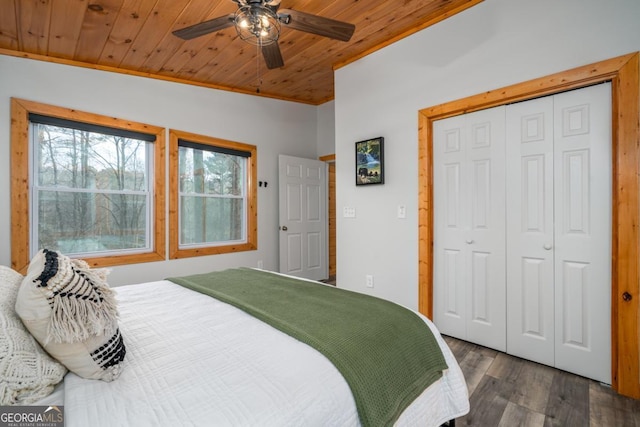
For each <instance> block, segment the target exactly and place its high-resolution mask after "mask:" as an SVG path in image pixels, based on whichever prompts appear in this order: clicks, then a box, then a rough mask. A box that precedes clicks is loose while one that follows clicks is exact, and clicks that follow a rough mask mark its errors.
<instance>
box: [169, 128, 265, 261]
mask: <svg viewBox="0 0 640 427" xmlns="http://www.w3.org/2000/svg"><path fill="white" fill-rule="evenodd" d="M169 138H170V152H171V157H170V170H171V174H170V187H171V189H170V191H171V194H170V198H169V204H170V207H169V216H170V224H171V226H170V233H169V235H170V237H169V239H170V256H171V257H172V258H182V257H189V256H198V255H208V254H215V253H225V252H236V251H245V250H252V249H256V222H257V221H256V211H255V206H256V190H255V169H256V155H257V153H256V148H255V146H252V145H248V144H242V143H238V142H232V141H225V140H221V139H217V138H211V137H207V136H203V135H195V134H190V133H186V132H181V131H176V130H171V131H170V132H169Z"/></svg>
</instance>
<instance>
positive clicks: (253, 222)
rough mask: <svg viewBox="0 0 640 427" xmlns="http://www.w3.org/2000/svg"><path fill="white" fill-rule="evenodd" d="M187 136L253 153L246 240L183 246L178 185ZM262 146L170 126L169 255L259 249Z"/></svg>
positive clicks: (175, 256)
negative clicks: (181, 146)
mask: <svg viewBox="0 0 640 427" xmlns="http://www.w3.org/2000/svg"><path fill="white" fill-rule="evenodd" d="M179 139H185V140H188V141H190V142H197V143H200V144H205V145H211V146H215V147H223V148H230V149H235V150H240V151H246V152H250V153H251V157H249V158H248V159H247V164H248V167H247V212H246V220H247V222H246V224H247V241H246V242H245V243H238V244H231V245H219V246H204V247H198V248H191V249H180V233H179V230H180V216H179V200H178V198H179V195H178V188H179V187H178V186H179V184H180V183H179V178H180V174H179V173H178V167H179V158H178V140H179ZM257 156H258V150H257V148H256V147H255V145H249V144H243V143H240V142H234V141H227V140H224V139H219V138H213V137H210V136H205V135H198V134H194V133H189V132H183V131H179V130H175V129H169V171H170V172H169V258H170V259H177V258H188V257H195V256H204V255H217V254H224V253H231V252H241V251H251V250H256V249H258V190H257V185H256V184H257V170H258V158H257Z"/></svg>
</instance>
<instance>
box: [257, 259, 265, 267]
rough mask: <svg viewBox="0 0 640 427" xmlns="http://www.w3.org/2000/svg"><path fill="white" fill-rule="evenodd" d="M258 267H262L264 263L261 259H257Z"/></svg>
mask: <svg viewBox="0 0 640 427" xmlns="http://www.w3.org/2000/svg"><path fill="white" fill-rule="evenodd" d="M258 268H264V263H263V262H262V260H259V261H258Z"/></svg>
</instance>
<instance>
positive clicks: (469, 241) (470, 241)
mask: <svg viewBox="0 0 640 427" xmlns="http://www.w3.org/2000/svg"><path fill="white" fill-rule="evenodd" d="M465 242H467V245H470V244H472V243H473V239H467V240H465Z"/></svg>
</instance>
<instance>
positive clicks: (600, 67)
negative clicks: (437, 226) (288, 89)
mask: <svg viewBox="0 0 640 427" xmlns="http://www.w3.org/2000/svg"><path fill="white" fill-rule="evenodd" d="M639 57H640V54H639V53H638V52H634V53H630V54H627V55H622V56H619V57H616V58H612V59H608V60H605V61H601V62H597V63H594V64H590V65H586V66H583V67H578V68H574V69H572V70H568V71H563V72H560V73H556V74H552V75H549V76H546V77H542V78H538V79H534V80H529V81H527V82H523V83H518V84H515V85H511V86H507V87H504V88H501V89H496V90H491V91H488V92H485V93H481V94H478V95H474V96H470V97H467V98H463V99H459V100H455V101H451V102H447V103H445V104H441V105H436V106H432V107H429V108H425V109H422V110H420V111H419V112H418V175H419V176H418V180H419V194H418V236H419V248H418V251H419V252H418V255H419V258H418V279H419V282H418V283H419V284H418V308H419V310H420V312H421V313H423V314H425V315H426V316H427V317H429V318H433V160H432V158H433V152H432V144H433V121H435V120H439V119H444V118H447V117H452V116H457V115H460V114H464V113H470V112H472V111H478V110H483V109H486V108H491V107H496V106H499V105H505V104H509V103H513V102H518V101H524V100H528V99H533V98H538V97H540V96H545V95H552V94H555V93H559V92H564V91H567V90H571V89H577V88H581V87H585V86H590V85H593V84H598V83H602V82H606V81H610V82H611V84H612V86H611V90H612V125H613V126H612V131H613V135H612V153H613V158H612V166H613V168H612V175H613V176H612V178H613V189H612V237H611V238H612V241H611V243H612V259H611V262H612V265H611V271H612V277H611V364H612V366H611V378H612V387H613V389H614V390H616V391H617V392H618V393H620V394H623V395H625V396H630V397H633V398H636V399H640V349H639V346H638V339H639V337H638V335H639V332H640V325H639V320H638V319H639V316H638V315H639V304H638V300H640V285H639V282H640V270H639V266H638V263H639V262H640V230H638V226H639V225H638V222H639V221H640V200H639V199H640V184H639V181H638V179H639V177H640V79H639V75H640V71H639V64H640V62H639ZM625 292H627V293H629V294H630V295H631V296H632V299H631V300H630V301H628V302H625V301H623V300H622V294H623V293H625Z"/></svg>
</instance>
